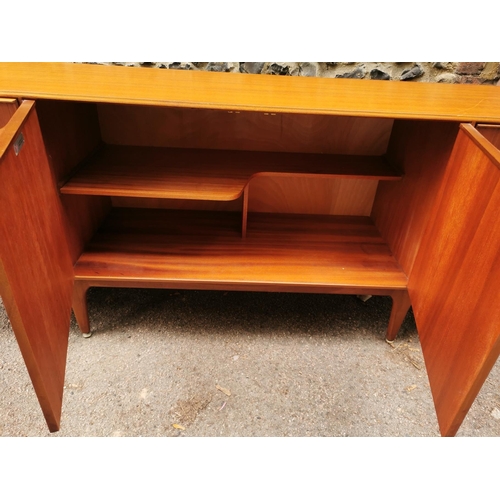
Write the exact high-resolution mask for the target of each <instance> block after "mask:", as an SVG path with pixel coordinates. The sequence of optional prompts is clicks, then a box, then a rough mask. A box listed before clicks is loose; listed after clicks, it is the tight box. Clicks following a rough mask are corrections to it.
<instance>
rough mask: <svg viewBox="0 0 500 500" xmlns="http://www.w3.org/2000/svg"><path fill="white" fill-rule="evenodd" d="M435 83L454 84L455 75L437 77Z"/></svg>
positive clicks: (447, 74) (445, 74)
mask: <svg viewBox="0 0 500 500" xmlns="http://www.w3.org/2000/svg"><path fill="white" fill-rule="evenodd" d="M436 81H437V82H438V83H455V82H456V81H457V75H454V74H453V73H443V74H442V75H439V76H438V77H437V79H436Z"/></svg>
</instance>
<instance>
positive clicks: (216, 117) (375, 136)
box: [97, 104, 393, 155]
mask: <svg viewBox="0 0 500 500" xmlns="http://www.w3.org/2000/svg"><path fill="white" fill-rule="evenodd" d="M97 110H98V113H99V123H100V129H101V134H102V139H103V141H104V142H105V143H106V144H114V145H122V146H153V147H170V148H198V149H230V150H233V149H236V150H240V151H278V152H279V151H281V152H289V153H323V154H354V155H382V154H384V153H385V152H386V150H387V144H388V142H389V137H390V134H391V128H392V122H393V120H391V119H389V118H359V117H354V116H328V115H307V114H287V113H263V112H251V111H241V112H240V111H225V110H216V109H190V108H167V107H155V106H131V105H123V104H122V105H116V104H98V105H97Z"/></svg>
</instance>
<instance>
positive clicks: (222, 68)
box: [206, 62, 231, 73]
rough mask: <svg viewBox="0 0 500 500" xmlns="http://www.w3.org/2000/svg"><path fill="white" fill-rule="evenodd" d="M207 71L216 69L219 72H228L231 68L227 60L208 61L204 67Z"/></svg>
mask: <svg viewBox="0 0 500 500" xmlns="http://www.w3.org/2000/svg"><path fill="white" fill-rule="evenodd" d="M206 70H207V71H217V72H219V73H228V72H229V71H230V70H231V68H230V67H229V64H228V63H227V62H209V63H208V64H207V67H206Z"/></svg>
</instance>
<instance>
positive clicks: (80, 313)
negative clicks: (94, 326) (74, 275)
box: [73, 281, 92, 338]
mask: <svg viewBox="0 0 500 500" xmlns="http://www.w3.org/2000/svg"><path fill="white" fill-rule="evenodd" d="M88 289H89V286H88V285H87V284H86V283H82V282H79V281H76V282H75V285H74V289H73V312H74V313H75V317H76V322H77V323H78V326H79V327H80V330H81V332H82V333H83V336H84V337H85V338H88V337H90V336H91V335H92V334H91V333H90V324H89V311H88V307H87V290H88Z"/></svg>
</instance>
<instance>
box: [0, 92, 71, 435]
mask: <svg viewBox="0 0 500 500" xmlns="http://www.w3.org/2000/svg"><path fill="white" fill-rule="evenodd" d="M33 108H34V103H33V102H32V101H24V102H23V103H22V104H21V106H20V107H19V109H18V110H17V111H16V113H15V115H14V116H13V117H12V119H11V121H10V122H9V123H8V124H7V125H6V127H5V128H4V129H3V132H2V133H0V155H1V156H0V185H1V186H2V188H1V196H0V293H1V295H2V299H3V302H4V304H5V308H6V310H7V314H8V315H9V318H10V320H11V323H12V327H13V330H14V333H15V335H16V338H17V341H18V343H19V347H20V349H21V352H22V355H23V357H24V360H25V363H26V366H27V368H28V372H29V374H30V377H31V380H32V382H33V386H34V388H35V392H36V394H37V397H38V400H39V402H40V406H41V407H42V410H43V413H44V416H45V419H46V421H47V424H48V426H49V429H50V430H51V431H56V430H58V429H59V422H60V416H61V404H62V393H63V384H64V370H65V365H66V351H67V345H68V332H69V320H70V310H71V294H72V287H73V268H72V263H71V260H70V257H69V252H68V248H67V243H66V234H65V230H64V223H63V217H62V208H61V204H60V201H59V198H58V195H57V189H56V185H55V183H54V179H53V176H52V173H51V171H50V167H49V164H48V161H47V157H46V155H45V149H44V144H43V140H42V136H41V133H40V128H39V126H38V121H37V116H36V113H35V111H34V109H33ZM20 132H22V134H23V136H24V141H25V143H24V146H23V148H22V149H21V150H20V152H19V155H16V154H15V152H14V147H13V141H15V140H16V138H17V137H18V134H19V133H20Z"/></svg>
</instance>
